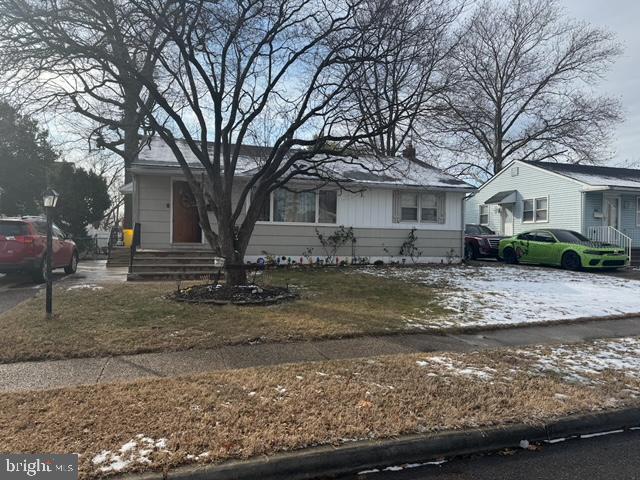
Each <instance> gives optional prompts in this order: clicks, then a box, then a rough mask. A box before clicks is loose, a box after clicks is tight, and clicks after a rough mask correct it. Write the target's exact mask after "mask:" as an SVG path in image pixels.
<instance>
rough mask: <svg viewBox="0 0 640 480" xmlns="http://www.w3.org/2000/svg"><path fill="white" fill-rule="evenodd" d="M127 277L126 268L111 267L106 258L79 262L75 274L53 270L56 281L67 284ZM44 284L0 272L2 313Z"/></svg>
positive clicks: (0, 306) (0, 308)
mask: <svg viewBox="0 0 640 480" xmlns="http://www.w3.org/2000/svg"><path fill="white" fill-rule="evenodd" d="M126 277H127V269H126V268H109V269H107V262H106V261H105V260H88V261H84V262H80V263H79V264H78V271H77V272H76V273H74V274H73V275H65V274H64V272H63V271H62V270H55V271H54V272H53V279H54V282H55V283H60V282H64V284H65V285H69V286H71V285H82V284H99V283H112V282H124V281H125V280H126ZM43 288H44V285H38V284H34V283H33V280H31V278H30V277H29V276H28V275H2V274H0V313H2V312H6V311H7V310H9V309H10V308H13V307H14V306H16V305H17V304H18V303H20V302H23V301H25V300H28V299H29V298H31V297H33V296H35V295H36V294H37V293H38V291H39V290H41V289H43Z"/></svg>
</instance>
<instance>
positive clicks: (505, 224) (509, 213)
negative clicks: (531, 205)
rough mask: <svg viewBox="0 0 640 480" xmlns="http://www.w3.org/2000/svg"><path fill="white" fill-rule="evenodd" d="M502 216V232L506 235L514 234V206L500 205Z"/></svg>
mask: <svg viewBox="0 0 640 480" xmlns="http://www.w3.org/2000/svg"><path fill="white" fill-rule="evenodd" d="M500 218H501V219H502V234H503V235H504V236H506V237H510V236H511V235H513V207H512V206H511V205H502V206H501V207H500Z"/></svg>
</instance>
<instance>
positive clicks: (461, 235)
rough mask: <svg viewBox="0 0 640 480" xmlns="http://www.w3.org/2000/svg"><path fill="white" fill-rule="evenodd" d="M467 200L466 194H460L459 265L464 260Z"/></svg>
mask: <svg viewBox="0 0 640 480" xmlns="http://www.w3.org/2000/svg"><path fill="white" fill-rule="evenodd" d="M466 200H467V196H466V194H464V193H463V194H462V199H461V200H460V204H461V206H460V263H462V261H463V260H464V204H465V202H466Z"/></svg>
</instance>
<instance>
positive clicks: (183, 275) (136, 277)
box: [127, 270, 219, 282]
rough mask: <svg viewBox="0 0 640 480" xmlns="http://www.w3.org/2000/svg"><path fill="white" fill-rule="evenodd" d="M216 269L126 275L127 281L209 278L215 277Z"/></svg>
mask: <svg viewBox="0 0 640 480" xmlns="http://www.w3.org/2000/svg"><path fill="white" fill-rule="evenodd" d="M218 273H219V271H218V270H208V271H197V272H194V271H186V272H176V271H168V272H166V271H165V272H161V271H158V272H133V273H129V274H128V275H127V281H129V282H152V281H167V280H174V281H177V280H211V279H214V278H216V277H217V275H218Z"/></svg>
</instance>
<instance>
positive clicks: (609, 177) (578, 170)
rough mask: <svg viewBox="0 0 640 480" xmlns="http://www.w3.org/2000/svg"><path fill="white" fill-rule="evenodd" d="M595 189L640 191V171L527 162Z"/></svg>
mask: <svg viewBox="0 0 640 480" xmlns="http://www.w3.org/2000/svg"><path fill="white" fill-rule="evenodd" d="M525 163H527V164H529V165H533V166H536V167H539V168H542V169H544V170H548V171H550V172H554V173H557V174H560V175H563V176H565V177H569V178H572V179H574V180H577V181H578V182H582V183H584V184H586V185H589V186H593V187H608V188H617V189H625V188H631V189H636V188H637V189H640V170H635V169H632V168H617V167H601V166H596V165H580V164H577V165H576V164H570V163H553V162H525Z"/></svg>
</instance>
